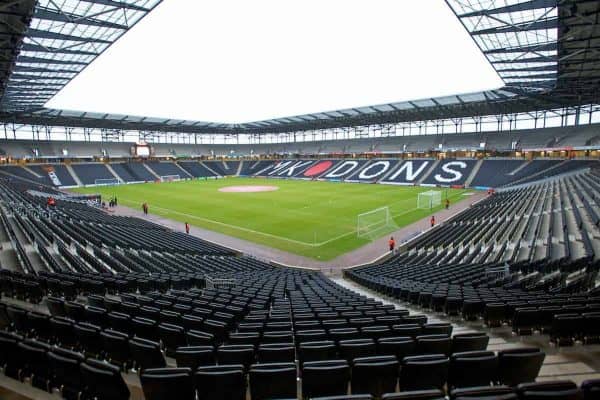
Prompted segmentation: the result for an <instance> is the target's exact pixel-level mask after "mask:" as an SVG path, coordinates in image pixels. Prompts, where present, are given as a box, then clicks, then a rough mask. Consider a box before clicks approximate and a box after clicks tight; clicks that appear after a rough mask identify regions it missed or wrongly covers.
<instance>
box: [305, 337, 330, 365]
mask: <svg viewBox="0 0 600 400" xmlns="http://www.w3.org/2000/svg"><path fill="white" fill-rule="evenodd" d="M336 353H337V350H336V346H335V343H334V342H332V341H329V340H327V341H321V342H304V343H300V346H299V348H298V359H299V360H300V363H305V362H307V361H326V360H334V359H335V358H336Z"/></svg>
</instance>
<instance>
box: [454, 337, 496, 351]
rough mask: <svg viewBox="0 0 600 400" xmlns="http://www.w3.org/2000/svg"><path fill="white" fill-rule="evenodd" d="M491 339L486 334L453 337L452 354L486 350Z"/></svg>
mask: <svg viewBox="0 0 600 400" xmlns="http://www.w3.org/2000/svg"><path fill="white" fill-rule="evenodd" d="M489 341H490V337H489V336H488V335H486V334H485V333H461V334H458V335H454V336H452V347H451V353H463V352H466V351H482V350H486V349H487V346H488V343H489Z"/></svg>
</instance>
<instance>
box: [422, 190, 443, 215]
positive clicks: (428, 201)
mask: <svg viewBox="0 0 600 400" xmlns="http://www.w3.org/2000/svg"><path fill="white" fill-rule="evenodd" d="M440 204H442V192H440V191H439V190H428V191H427V192H422V193H419V197H418V199H417V208H425V209H428V210H431V209H432V208H433V207H437V206H439V205H440Z"/></svg>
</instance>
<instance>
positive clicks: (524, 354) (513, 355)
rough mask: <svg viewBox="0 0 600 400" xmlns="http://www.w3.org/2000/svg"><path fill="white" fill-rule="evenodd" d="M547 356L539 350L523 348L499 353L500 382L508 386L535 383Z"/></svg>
mask: <svg viewBox="0 0 600 400" xmlns="http://www.w3.org/2000/svg"><path fill="white" fill-rule="evenodd" d="M545 357H546V355H545V354H544V353H543V352H541V351H540V350H539V349H537V348H522V349H511V350H503V351H499V352H498V373H499V377H498V378H499V379H498V380H499V381H500V383H503V384H505V385H508V386H517V385H518V384H520V383H526V382H533V381H535V379H536V378H537V376H538V374H539V372H540V369H541V367H542V363H543V362H544V358H545Z"/></svg>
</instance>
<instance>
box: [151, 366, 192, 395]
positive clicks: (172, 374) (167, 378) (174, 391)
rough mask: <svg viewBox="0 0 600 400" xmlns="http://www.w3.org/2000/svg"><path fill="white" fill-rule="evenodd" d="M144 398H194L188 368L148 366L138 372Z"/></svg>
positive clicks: (190, 373)
mask: <svg viewBox="0 0 600 400" xmlns="http://www.w3.org/2000/svg"><path fill="white" fill-rule="evenodd" d="M140 381H141V383H142V390H143V391H144V397H145V399H146V400H168V399H173V398H176V399H182V400H195V399H196V390H195V387H194V380H193V377H192V371H191V370H190V369H189V368H149V369H146V370H144V371H143V372H142V373H141V374H140Z"/></svg>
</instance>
